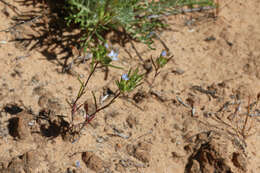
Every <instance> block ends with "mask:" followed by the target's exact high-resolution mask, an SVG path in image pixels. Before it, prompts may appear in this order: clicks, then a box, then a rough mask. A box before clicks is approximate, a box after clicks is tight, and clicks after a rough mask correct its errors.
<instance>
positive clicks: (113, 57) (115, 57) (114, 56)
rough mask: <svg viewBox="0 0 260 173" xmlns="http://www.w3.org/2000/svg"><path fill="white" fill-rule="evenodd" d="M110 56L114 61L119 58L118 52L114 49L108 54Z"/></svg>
mask: <svg viewBox="0 0 260 173" xmlns="http://www.w3.org/2000/svg"><path fill="white" fill-rule="evenodd" d="M108 56H109V57H110V58H111V59H112V60H113V61H117V60H118V52H115V51H114V50H111V52H110V53H109V54H108Z"/></svg>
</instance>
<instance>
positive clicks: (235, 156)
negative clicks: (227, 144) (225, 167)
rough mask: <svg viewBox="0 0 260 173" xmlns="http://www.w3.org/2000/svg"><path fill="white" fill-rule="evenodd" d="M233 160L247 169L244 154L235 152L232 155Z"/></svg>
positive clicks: (237, 165)
mask: <svg viewBox="0 0 260 173" xmlns="http://www.w3.org/2000/svg"><path fill="white" fill-rule="evenodd" d="M232 162H233V164H234V165H235V166H236V167H238V168H240V169H242V170H243V171H247V163H246V159H245V158H244V157H243V155H242V154H240V153H237V152H234V153H233V156H232Z"/></svg>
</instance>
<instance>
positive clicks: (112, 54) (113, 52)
mask: <svg viewBox="0 0 260 173" xmlns="http://www.w3.org/2000/svg"><path fill="white" fill-rule="evenodd" d="M114 54H115V51H114V50H111V52H110V53H109V54H108V56H109V57H110V58H112V57H113V56H114Z"/></svg>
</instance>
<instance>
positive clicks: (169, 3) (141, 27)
mask: <svg viewBox="0 0 260 173" xmlns="http://www.w3.org/2000/svg"><path fill="white" fill-rule="evenodd" d="M195 5H199V6H213V5H214V3H213V0H160V1H154V0H98V1H96V0H68V1H66V10H67V12H68V16H67V17H66V18H65V19H66V20H67V24H68V25H70V24H78V26H79V27H80V28H81V30H82V31H83V36H82V46H83V47H84V50H85V51H86V50H87V49H91V47H93V46H94V47H95V46H96V45H97V44H98V45H102V46H104V44H105V42H106V40H105V34H106V33H107V32H109V31H115V32H117V33H122V34H124V35H125V37H126V38H128V39H132V40H135V41H140V42H143V43H145V44H147V45H148V46H149V47H151V44H152V43H153V40H152V37H151V34H150V33H151V32H152V31H155V30H158V29H160V28H164V27H165V26H166V24H164V22H163V20H161V19H160V18H159V17H160V15H164V14H167V15H169V14H176V13H178V12H182V11H181V10H180V8H182V7H183V6H189V7H190V8H193V7H194V6H195Z"/></svg>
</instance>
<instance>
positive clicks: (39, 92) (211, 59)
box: [0, 0, 260, 173]
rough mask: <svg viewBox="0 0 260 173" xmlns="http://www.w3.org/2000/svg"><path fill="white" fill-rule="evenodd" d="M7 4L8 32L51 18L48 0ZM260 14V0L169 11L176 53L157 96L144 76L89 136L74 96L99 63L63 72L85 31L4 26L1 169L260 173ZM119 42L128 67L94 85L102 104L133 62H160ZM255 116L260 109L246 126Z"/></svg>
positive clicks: (47, 24) (29, 172) (0, 16)
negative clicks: (73, 126) (79, 125)
mask: <svg viewBox="0 0 260 173" xmlns="http://www.w3.org/2000/svg"><path fill="white" fill-rule="evenodd" d="M3 2H7V1H0V21H1V22H0V23H1V25H0V30H6V29H7V28H9V27H11V26H14V25H15V24H16V23H17V22H19V20H20V21H21V20H26V17H27V18H28V16H33V15H36V14H38V15H39V14H41V13H39V12H37V11H39V10H40V9H42V8H41V3H35V4H34V3H33V2H37V1H15V0H10V2H8V3H9V6H8V5H7V4H6V3H3ZM49 5H53V4H49ZM259 9H260V1H259V0H251V1H243V0H237V1H229V2H221V4H220V12H219V14H218V18H217V19H216V20H215V19H212V18H211V17H209V16H208V17H205V16H206V15H208V14H206V13H202V14H201V13H200V14H195V13H193V14H186V15H178V16H173V17H168V18H167V21H168V23H169V24H170V27H171V30H169V31H164V32H162V33H160V38H161V39H162V40H163V41H164V42H165V44H166V45H167V46H168V47H169V49H170V51H171V53H172V54H173V55H174V57H173V59H172V61H170V63H168V64H167V65H166V67H165V68H164V69H162V71H161V73H160V74H159V76H158V78H156V80H155V84H154V87H153V89H152V92H150V93H148V92H147V91H148V88H149V84H148V83H146V82H144V84H143V85H141V86H140V87H139V88H138V89H137V90H136V91H134V92H133V93H130V94H129V95H128V98H126V97H121V98H119V99H118V100H117V101H116V102H115V103H114V104H113V105H112V106H110V107H108V108H107V109H105V110H103V111H101V112H100V113H98V115H97V116H96V117H95V119H94V120H93V121H92V122H91V124H90V125H89V126H87V127H86V128H85V130H84V131H83V135H81V137H80V138H77V137H78V136H71V135H70V134H69V133H67V129H68V122H69V121H70V106H69V105H68V104H67V102H66V99H68V100H69V101H71V100H72V99H73V98H75V96H76V94H77V91H78V89H79V82H78V80H77V75H80V76H81V78H82V80H83V79H85V78H86V77H87V75H88V74H89V65H88V63H89V62H87V63H85V64H80V65H75V66H73V68H72V70H71V71H70V74H68V73H63V72H62V69H64V68H63V67H64V66H66V64H67V65H68V64H69V62H71V59H72V56H73V54H72V50H71V47H69V46H68V45H74V44H75V43H76V42H77V39H78V38H77V37H76V36H75V37H74V36H73V34H75V33H76V31H73V32H72V31H70V30H65V29H64V26H63V23H59V22H58V21H57V15H55V14H53V15H50V16H48V17H46V16H44V17H39V18H37V19H35V20H33V21H32V22H29V23H26V24H22V25H19V26H17V27H13V28H10V29H9V30H8V31H7V30H6V31H5V32H0V50H1V56H0V108H1V112H0V138H1V140H0V172H3V173H7V172H8V173H9V172H15V173H18V172H21V173H22V172H25V173H45V172H46V173H47V172H51V173H61V172H67V173H69V172H76V173H81V172H82V173H83V172H86V171H87V172H111V173H112V172H115V173H116V172H129V173H130V172H149V173H155V172H156V173H170V172H185V173H214V172H219V173H220V172H221V173H222V172H223V173H224V172H225V173H239V172H241V173H243V172H247V173H258V172H260V149H259V146H260V131H259V127H260V126H259V122H260V119H259V118H260V117H259V114H260V103H258V104H257V95H258V96H259V98H260V87H259V86H260V49H259V48H260V13H259ZM16 12H18V13H19V14H23V15H20V16H19V15H18V13H16ZM44 13H47V14H48V10H46V11H45V12H44ZM17 16H19V17H18V18H16V20H14V19H15V18H14V17H17ZM17 20H18V21H17ZM55 21H56V22H55ZM71 35H72V36H71ZM113 46H114V47H117V48H120V49H119V51H120V54H119V55H120V60H119V61H118V62H115V64H116V65H120V66H122V67H124V69H125V70H123V71H122V70H117V69H110V70H109V73H108V78H107V80H104V77H105V73H104V70H102V69H98V70H97V72H96V73H95V74H94V76H93V78H92V79H91V82H90V83H89V86H88V91H93V92H94V93H95V94H96V96H97V98H98V100H99V98H100V96H102V95H103V92H104V91H105V90H106V88H110V89H111V90H112V91H114V90H115V84H114V82H113V81H114V80H115V79H118V78H119V76H120V75H121V74H122V73H124V72H126V71H127V70H128V69H129V68H130V67H133V66H138V67H139V68H140V69H142V71H145V69H144V67H145V68H146V69H149V64H146V65H145V66H143V65H142V63H141V62H140V61H139V59H138V57H137V55H136V53H135V51H134V50H133V48H132V47H131V45H130V44H126V47H125V48H122V47H119V45H118V44H116V43H115V44H114V45H113ZM135 47H136V49H137V50H138V52H140V54H141V55H142V58H143V59H144V60H148V59H149V58H150V56H151V55H152V56H153V57H155V56H157V55H159V54H160V52H161V51H162V49H163V46H162V44H161V43H160V42H159V41H156V42H155V44H154V47H156V48H157V50H156V51H151V50H150V49H148V48H147V47H146V46H144V45H142V44H138V43H135ZM153 74H154V70H152V71H151V72H150V73H149V74H148V75H147V76H146V77H147V78H146V81H151V80H152V76H153ZM91 97H92V95H91V92H87V94H86V96H84V98H82V99H81V100H80V101H81V102H82V103H83V102H84V101H85V100H88V103H89V104H91V103H90V100H91ZM249 99H250V100H249ZM248 101H249V104H251V105H250V108H249V109H248ZM107 102H108V100H106V101H105V102H104V103H107ZM182 102H183V103H182ZM92 105H93V103H92ZM93 109H94V108H93ZM248 111H249V113H250V114H251V115H253V114H254V115H257V114H258V116H252V117H249V119H248V123H247V126H246V128H245V129H244V130H243V124H244V122H245V119H246V115H247V112H248ZM40 117H45V118H46V117H47V120H46V119H42V118H40ZM81 120H82V115H81V114H80V113H79V114H77V115H75V121H81ZM75 139H77V140H76V141H74V140H75ZM70 141H73V142H70ZM76 163H77V164H76Z"/></svg>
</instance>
